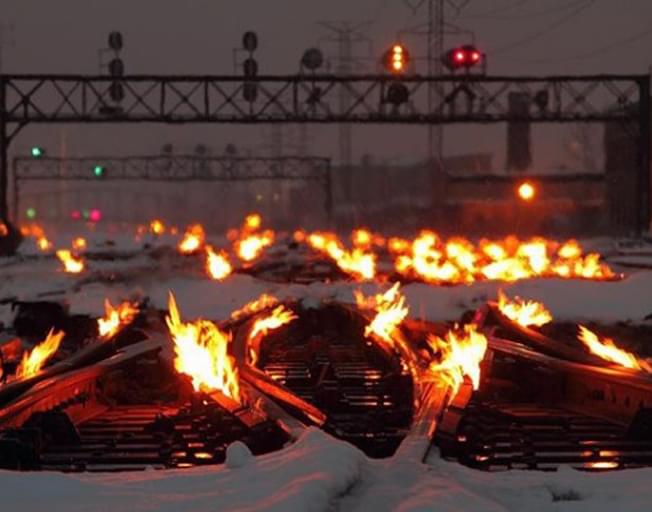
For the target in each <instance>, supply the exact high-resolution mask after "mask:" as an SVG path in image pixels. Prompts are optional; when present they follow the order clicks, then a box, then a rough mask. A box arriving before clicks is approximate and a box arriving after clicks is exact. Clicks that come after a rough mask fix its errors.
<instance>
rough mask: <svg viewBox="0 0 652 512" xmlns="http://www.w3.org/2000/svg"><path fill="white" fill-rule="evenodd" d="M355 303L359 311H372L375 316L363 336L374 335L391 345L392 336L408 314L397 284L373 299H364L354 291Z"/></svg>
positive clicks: (359, 293)
mask: <svg viewBox="0 0 652 512" xmlns="http://www.w3.org/2000/svg"><path fill="white" fill-rule="evenodd" d="M354 295H355V301H356V304H357V305H358V307H359V308H361V309H374V310H375V311H376V316H375V317H374V318H373V320H372V321H371V322H370V323H369V325H368V326H367V327H366V328H365V332H364V335H365V336H369V335H370V334H372V333H373V334H375V335H376V336H378V337H379V338H381V339H382V340H384V341H386V342H387V343H389V344H393V335H394V331H395V330H396V328H397V327H398V326H399V325H400V324H401V322H402V321H403V320H404V319H405V317H406V316H407V314H408V311H409V310H408V307H407V306H406V305H405V297H404V296H403V294H401V292H400V291H399V283H395V284H394V286H392V287H391V288H390V289H389V290H387V291H386V292H385V293H383V294H377V295H376V296H374V297H366V298H365V297H364V295H362V293H361V292H359V291H357V290H356V291H355V292H354Z"/></svg>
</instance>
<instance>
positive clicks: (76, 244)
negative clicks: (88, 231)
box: [72, 236, 87, 251]
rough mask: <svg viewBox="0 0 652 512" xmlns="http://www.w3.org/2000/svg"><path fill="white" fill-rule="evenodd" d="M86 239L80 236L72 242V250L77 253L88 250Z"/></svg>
mask: <svg viewBox="0 0 652 512" xmlns="http://www.w3.org/2000/svg"><path fill="white" fill-rule="evenodd" d="M86 246H87V244H86V239H85V238H84V237H81V236H78V237H77V238H75V239H73V241H72V248H73V249H74V250H76V251H84V250H86Z"/></svg>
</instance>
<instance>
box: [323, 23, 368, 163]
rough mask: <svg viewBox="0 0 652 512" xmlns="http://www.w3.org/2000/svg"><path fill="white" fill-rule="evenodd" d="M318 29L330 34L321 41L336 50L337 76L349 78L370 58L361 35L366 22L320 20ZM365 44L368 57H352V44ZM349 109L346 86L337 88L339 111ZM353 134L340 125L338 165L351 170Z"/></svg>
mask: <svg viewBox="0 0 652 512" xmlns="http://www.w3.org/2000/svg"><path fill="white" fill-rule="evenodd" d="M319 25H320V26H321V27H324V28H326V29H327V30H328V31H329V32H330V34H329V35H328V36H326V37H324V38H322V39H320V43H321V42H325V43H331V44H334V45H336V47H337V56H336V57H335V59H334V60H335V61H336V66H335V72H336V73H337V74H338V75H340V76H348V75H351V74H352V72H353V69H354V66H355V68H358V69H359V66H361V65H362V60H367V59H368V58H369V57H370V56H371V40H370V39H369V37H367V36H366V35H364V34H363V33H362V32H361V30H362V29H363V28H365V27H366V26H368V25H369V22H350V21H322V22H319ZM361 44H364V45H366V47H367V55H366V56H364V57H358V56H355V55H354V52H353V49H354V46H355V45H361ZM350 106H351V94H350V92H349V91H348V90H347V88H346V87H343V86H342V87H340V91H339V108H340V112H346V111H347V109H348V108H349V107H350ZM352 139H353V133H352V128H351V125H349V124H348V123H340V125H339V150H340V166H341V167H345V168H346V167H350V166H351V164H352V161H353V140H352Z"/></svg>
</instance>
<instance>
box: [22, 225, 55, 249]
mask: <svg viewBox="0 0 652 512" xmlns="http://www.w3.org/2000/svg"><path fill="white" fill-rule="evenodd" d="M20 232H21V234H22V235H23V236H25V237H27V236H29V237H31V238H34V240H36V246H37V247H38V248H39V250H41V251H43V252H47V251H49V250H50V249H52V242H50V240H48V237H47V236H45V231H44V230H43V228H42V227H41V226H39V225H38V224H36V223H32V224H27V225H25V226H21V227H20Z"/></svg>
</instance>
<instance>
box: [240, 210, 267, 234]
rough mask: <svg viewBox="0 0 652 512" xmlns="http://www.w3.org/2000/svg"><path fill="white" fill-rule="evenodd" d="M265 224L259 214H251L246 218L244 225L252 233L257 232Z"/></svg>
mask: <svg viewBox="0 0 652 512" xmlns="http://www.w3.org/2000/svg"><path fill="white" fill-rule="evenodd" d="M262 223H263V219H262V217H261V216H260V215H259V214H258V213H250V214H249V215H247V216H246V217H245V220H244V225H245V227H246V229H248V230H250V231H257V230H258V229H260V226H261V225H262Z"/></svg>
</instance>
